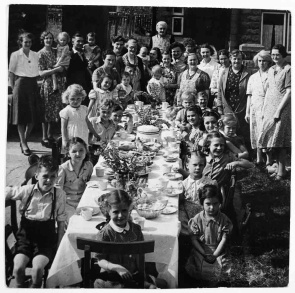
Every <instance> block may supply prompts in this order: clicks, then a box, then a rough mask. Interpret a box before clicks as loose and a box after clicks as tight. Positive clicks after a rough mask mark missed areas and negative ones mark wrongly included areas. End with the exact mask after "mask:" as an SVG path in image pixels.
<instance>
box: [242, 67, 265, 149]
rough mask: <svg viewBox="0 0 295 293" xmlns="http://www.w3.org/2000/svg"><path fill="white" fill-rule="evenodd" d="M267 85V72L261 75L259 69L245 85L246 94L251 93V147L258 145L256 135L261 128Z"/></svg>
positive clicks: (257, 135)
mask: <svg viewBox="0 0 295 293" xmlns="http://www.w3.org/2000/svg"><path fill="white" fill-rule="evenodd" d="M267 85H268V83H267V72H265V73H264V74H262V75H261V73H260V71H258V72H256V73H254V74H253V75H251V76H250V78H249V81H248V85H247V95H251V103H250V138H251V146H252V148H253V149H256V148H257V147H258V137H259V135H260V133H261V129H262V107H263V103H264V98H265V93H266V90H267Z"/></svg>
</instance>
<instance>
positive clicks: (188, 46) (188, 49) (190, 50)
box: [185, 45, 194, 53]
mask: <svg viewBox="0 0 295 293" xmlns="http://www.w3.org/2000/svg"><path fill="white" fill-rule="evenodd" d="M185 50H186V52H188V53H193V52H194V48H193V46H192V45H187V46H186V47H185Z"/></svg>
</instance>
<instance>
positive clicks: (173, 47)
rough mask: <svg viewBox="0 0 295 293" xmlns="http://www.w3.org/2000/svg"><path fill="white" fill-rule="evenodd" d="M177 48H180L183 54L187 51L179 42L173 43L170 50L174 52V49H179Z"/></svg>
mask: <svg viewBox="0 0 295 293" xmlns="http://www.w3.org/2000/svg"><path fill="white" fill-rule="evenodd" d="M177 47H179V48H180V50H181V51H182V52H184V51H185V47H184V45H183V44H181V43H179V42H174V43H172V44H171V45H170V47H169V50H170V51H172V50H173V49H175V48H177Z"/></svg>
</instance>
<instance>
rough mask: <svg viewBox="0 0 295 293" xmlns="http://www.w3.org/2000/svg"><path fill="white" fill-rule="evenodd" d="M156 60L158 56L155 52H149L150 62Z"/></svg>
mask: <svg viewBox="0 0 295 293" xmlns="http://www.w3.org/2000/svg"><path fill="white" fill-rule="evenodd" d="M157 58H158V54H157V51H156V50H151V51H150V60H156V59H157Z"/></svg>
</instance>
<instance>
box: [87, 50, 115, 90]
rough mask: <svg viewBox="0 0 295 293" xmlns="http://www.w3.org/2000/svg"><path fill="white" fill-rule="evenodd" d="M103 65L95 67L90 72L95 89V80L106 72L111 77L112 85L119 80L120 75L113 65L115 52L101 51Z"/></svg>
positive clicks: (95, 88)
mask: <svg viewBox="0 0 295 293" xmlns="http://www.w3.org/2000/svg"><path fill="white" fill-rule="evenodd" d="M102 59H103V65H102V66H100V67H99V68H97V69H95V70H94V71H93V74H92V84H93V89H94V90H97V82H98V81H99V80H100V78H101V76H102V75H105V74H108V75H110V76H111V77H112V79H113V81H114V82H113V87H116V85H117V84H119V83H120V82H121V78H120V75H119V73H118V71H117V69H116V67H114V65H115V62H116V54H115V53H114V52H113V51H112V50H106V51H104V52H103V53H102Z"/></svg>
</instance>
